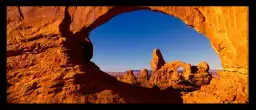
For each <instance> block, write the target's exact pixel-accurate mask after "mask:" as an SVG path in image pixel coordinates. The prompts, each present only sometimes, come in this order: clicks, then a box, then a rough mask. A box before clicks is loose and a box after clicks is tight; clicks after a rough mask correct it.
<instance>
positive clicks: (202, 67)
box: [197, 61, 210, 73]
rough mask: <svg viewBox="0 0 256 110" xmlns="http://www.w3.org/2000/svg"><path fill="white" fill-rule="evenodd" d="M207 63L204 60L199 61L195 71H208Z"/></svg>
mask: <svg viewBox="0 0 256 110" xmlns="http://www.w3.org/2000/svg"><path fill="white" fill-rule="evenodd" d="M209 69H210V68H209V65H208V63H206V62H205V61H204V62H201V63H199V64H198V65H197V71H198V72H199V73H203V72H208V71H209Z"/></svg>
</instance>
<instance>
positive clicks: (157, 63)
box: [151, 49, 165, 73]
mask: <svg viewBox="0 0 256 110" xmlns="http://www.w3.org/2000/svg"><path fill="white" fill-rule="evenodd" d="M164 64H165V61H164V58H163V55H162V53H161V52H160V50H159V49H154V50H153V57H152V60H151V70H152V73H154V72H155V71H156V70H158V69H160V68H161V67H162V66H164Z"/></svg>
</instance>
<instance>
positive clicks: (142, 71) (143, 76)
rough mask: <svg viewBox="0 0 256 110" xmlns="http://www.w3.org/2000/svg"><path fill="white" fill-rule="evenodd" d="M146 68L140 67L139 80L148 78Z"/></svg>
mask: <svg viewBox="0 0 256 110" xmlns="http://www.w3.org/2000/svg"><path fill="white" fill-rule="evenodd" d="M148 78H149V77H148V70H147V69H142V70H141V72H140V74H139V76H138V79H140V80H148Z"/></svg>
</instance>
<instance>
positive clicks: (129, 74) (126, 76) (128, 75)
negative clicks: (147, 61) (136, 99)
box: [123, 70, 136, 84]
mask: <svg viewBox="0 0 256 110" xmlns="http://www.w3.org/2000/svg"><path fill="white" fill-rule="evenodd" d="M123 82H126V83H129V84H134V83H135V82H136V76H135V75H134V74H133V71H132V70H128V71H127V72H126V73H125V74H124V77H123Z"/></svg>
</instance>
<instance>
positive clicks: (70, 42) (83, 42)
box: [59, 6, 93, 65]
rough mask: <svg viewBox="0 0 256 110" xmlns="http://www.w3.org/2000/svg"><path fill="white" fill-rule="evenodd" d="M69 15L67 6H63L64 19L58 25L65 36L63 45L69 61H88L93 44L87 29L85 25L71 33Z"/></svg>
mask: <svg viewBox="0 0 256 110" xmlns="http://www.w3.org/2000/svg"><path fill="white" fill-rule="evenodd" d="M71 22H72V21H71V16H70V14H69V12H68V6H66V7H65V12H64V19H63V21H62V22H61V24H60V25H59V31H60V33H61V34H62V36H63V37H65V38H66V41H65V42H64V45H63V46H64V47H65V48H66V53H67V54H68V56H69V57H70V59H69V61H70V63H72V64H79V65H80V64H82V63H83V62H89V61H90V60H91V59H92V56H93V45H92V42H91V40H90V39H89V31H88V29H87V27H83V29H81V31H79V32H77V33H75V34H73V33H72V32H71V31H70V29H69V28H70V24H71Z"/></svg>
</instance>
